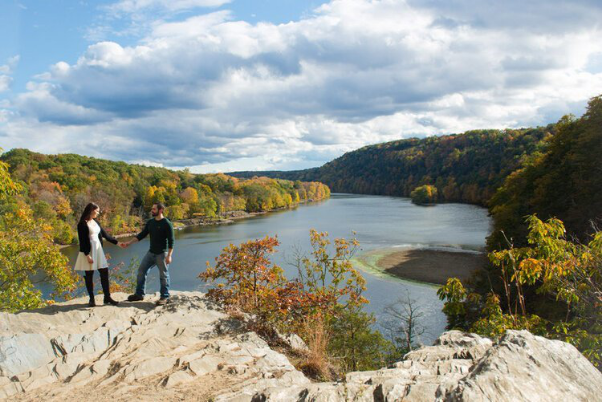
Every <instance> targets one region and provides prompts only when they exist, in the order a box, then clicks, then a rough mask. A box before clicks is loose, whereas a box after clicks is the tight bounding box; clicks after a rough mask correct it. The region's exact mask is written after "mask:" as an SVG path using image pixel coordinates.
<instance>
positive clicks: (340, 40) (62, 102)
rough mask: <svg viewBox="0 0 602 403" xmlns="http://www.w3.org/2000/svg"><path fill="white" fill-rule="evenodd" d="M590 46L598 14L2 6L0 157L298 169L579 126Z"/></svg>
mask: <svg viewBox="0 0 602 403" xmlns="http://www.w3.org/2000/svg"><path fill="white" fill-rule="evenodd" d="M600 38H602V2H600V1H599V0H591V1H587V0H583V1H580V0H572V1H571V0H566V1H563V0H557V1H554V0H530V1H528V2H525V1H523V0H521V1H518V0H506V1H498V0H479V1H477V0H474V1H467V0H420V1H419V0H333V1H325V0H324V1H318V0H316V1H311V0H310V1H304V0H103V1H89V0H86V1H81V0H1V1H0V147H2V148H3V149H4V150H5V151H6V150H10V149H12V148H28V149H30V150H33V151H37V152H42V153H46V154H57V153H77V154H81V155H88V156H93V157H98V158H106V159H111V160H119V161H126V162H130V163H139V164H145V165H155V166H164V167H168V168H174V169H181V168H185V167H187V168H190V169H191V171H192V172H199V173H207V172H228V171H237V170H292V169H305V168H310V167H316V166H321V165H323V164H324V163H326V162H328V161H330V160H332V159H334V158H336V157H339V156H341V155H342V154H344V153H345V152H348V151H352V150H355V149H357V148H360V147H362V146H365V145H368V144H376V143H381V142H385V141H392V140H398V139H403V138H409V137H425V136H431V135H444V134H450V133H461V132H464V131H466V130H472V129H488V128H497V129H503V128H519V127H531V126H538V125H539V126H541V125H546V124H548V123H554V122H556V121H558V119H560V118H561V117H562V116H563V115H565V114H568V113H573V114H575V115H577V116H580V115H582V114H583V113H584V111H585V108H586V105H587V102H588V100H589V99H590V98H591V97H594V96H597V95H600V94H602V40H601V39H600Z"/></svg>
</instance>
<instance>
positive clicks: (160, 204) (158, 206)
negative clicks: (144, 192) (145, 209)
mask: <svg viewBox="0 0 602 403" xmlns="http://www.w3.org/2000/svg"><path fill="white" fill-rule="evenodd" d="M153 204H154V205H155V206H157V210H165V204H163V203H160V202H157V203H153Z"/></svg>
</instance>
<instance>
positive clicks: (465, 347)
mask: <svg viewBox="0 0 602 403" xmlns="http://www.w3.org/2000/svg"><path fill="white" fill-rule="evenodd" d="M120 297H121V299H123V298H124V297H125V296H124V295H121V296H120ZM86 302H87V300H85V299H79V300H74V301H70V302H68V303H63V304H57V305H54V306H50V307H47V308H44V309H40V310H36V311H29V312H21V313H18V314H7V313H1V314H0V399H5V400H7V399H8V400H25V401H33V400H45V401H64V400H66V401H90V400H93V401H107V400H110V401H124V400H126V401H132V400H135V401H148V400H154V401H162V400H170V401H174V400H188V401H206V400H217V401H239V400H242V401H250V400H256V401H282V400H285V401H290V400H293V401H295V400H299V401H332V400H350V401H418V400H421V401H444V400H449V401H500V400H520V401H534V400H540V401H545V400H554V401H563V400H578V401H588V400H590V401H591V400H602V392H601V389H602V388H601V386H600V385H602V374H601V373H600V372H599V371H598V370H596V369H595V368H594V367H593V366H592V365H591V364H590V363H589V362H588V361H587V360H586V359H585V358H584V357H583V356H582V355H581V354H580V353H579V352H578V351H577V350H576V349H575V348H574V347H572V346H570V345H568V344H566V343H562V342H559V341H552V340H547V339H544V338H541V337H536V336H533V335H531V334H530V333H528V332H508V333H507V334H506V335H505V336H504V337H503V338H502V339H501V340H500V341H498V342H496V343H492V342H491V341H490V340H488V339H485V338H481V337H478V336H476V335H472V334H466V333H461V332H447V333H444V334H443V335H442V336H441V337H440V338H439V339H438V340H437V342H436V343H435V345H433V346H430V347H425V348H422V349H420V350H417V351H414V352H412V353H410V354H408V355H407V356H406V357H405V360H404V361H402V362H399V363H397V364H396V365H395V367H394V368H388V369H382V370H379V371H371V372H356V373H350V374H348V375H347V377H346V380H345V382H341V383H312V382H310V380H308V379H307V378H306V377H305V376H304V375H303V374H302V373H301V372H299V371H297V370H296V369H295V368H294V367H293V366H292V365H291V363H290V362H289V360H288V359H287V357H286V356H284V355H282V354H280V353H278V352H276V351H274V350H272V349H271V348H270V347H269V346H268V345H267V343H266V342H265V341H263V340H262V339H261V338H259V337H258V336H257V335H256V334H255V333H252V332H247V331H245V329H244V325H243V324H242V323H241V322H240V321H238V320H235V319H231V318H229V317H228V316H227V315H226V314H225V313H224V312H223V311H222V310H221V309H220V307H218V306H215V305H213V304H212V303H211V302H210V301H208V300H207V299H206V298H205V296H204V295H203V294H202V293H195V292H186V293H178V294H176V295H175V296H174V297H173V298H172V301H171V303H170V304H168V305H166V306H163V307H156V306H155V305H154V304H153V303H152V302H150V301H149V302H137V303H123V304H122V305H121V306H119V307H111V306H98V307H95V308H88V307H87V304H86Z"/></svg>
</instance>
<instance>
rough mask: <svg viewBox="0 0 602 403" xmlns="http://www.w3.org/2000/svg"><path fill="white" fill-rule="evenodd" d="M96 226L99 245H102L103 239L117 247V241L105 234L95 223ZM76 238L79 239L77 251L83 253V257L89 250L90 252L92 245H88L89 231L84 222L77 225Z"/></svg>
mask: <svg viewBox="0 0 602 403" xmlns="http://www.w3.org/2000/svg"><path fill="white" fill-rule="evenodd" d="M94 221H96V220H94ZM96 224H98V226H99V227H100V232H99V233H98V239H99V240H100V244H101V245H102V238H105V239H106V240H107V241H109V242H111V243H112V244H113V245H117V239H115V238H113V237H112V236H111V235H109V234H107V232H106V231H105V230H104V229H103V228H102V227H101V226H100V223H99V222H98V221H96ZM77 236H78V238H79V251H80V252H84V255H88V254H90V250H92V245H90V229H89V228H88V224H87V223H86V222H85V221H81V222H80V223H79V224H77Z"/></svg>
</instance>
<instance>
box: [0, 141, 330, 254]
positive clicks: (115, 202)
mask: <svg viewBox="0 0 602 403" xmlns="http://www.w3.org/2000/svg"><path fill="white" fill-rule="evenodd" d="M0 160H1V161H4V162H5V163H7V164H8V165H9V171H10V174H11V176H12V179H13V180H14V181H15V182H17V183H20V184H21V185H22V187H23V189H24V190H23V192H21V194H20V195H18V197H17V198H16V199H15V200H14V201H13V205H12V206H11V205H10V204H9V205H6V204H3V203H0V210H2V211H6V210H10V209H15V208H17V204H18V203H21V204H25V205H27V206H29V208H31V209H32V213H33V216H34V218H38V219H43V220H45V221H46V222H47V224H49V225H51V226H52V227H53V231H54V238H55V241H56V242H58V243H61V244H68V243H70V242H72V241H73V240H74V235H75V232H74V229H75V224H76V221H77V220H78V219H79V215H80V214H81V212H82V211H83V208H84V207H85V205H86V204H87V203H89V202H91V201H93V202H95V203H97V204H98V205H99V206H100V208H101V211H102V212H103V213H102V214H101V216H100V221H101V223H102V224H103V225H104V226H105V227H106V228H107V229H110V230H111V231H112V232H113V234H119V233H127V232H132V231H137V230H138V229H139V228H140V224H141V222H142V220H143V219H144V218H145V217H146V216H147V215H148V212H149V210H150V208H151V207H152V204H153V203H154V202H164V203H165V204H166V205H167V206H168V207H167V216H168V217H169V218H170V219H172V220H180V219H187V218H193V217H209V218H211V217H215V216H217V215H220V214H224V213H227V212H229V211H240V210H244V211H247V212H259V211H269V210H272V209H277V208H283V207H289V206H292V205H295V204H298V203H299V202H302V201H306V200H320V199H324V198H327V197H329V195H330V190H329V189H328V187H326V186H324V185H323V184H321V183H313V182H312V183H302V182H299V181H297V182H291V181H287V180H280V179H270V178H266V177H259V178H253V179H249V180H240V179H238V178H233V177H230V176H227V175H224V174H208V175H200V174H192V173H190V172H189V171H188V170H183V171H172V170H169V169H165V168H158V167H146V166H140V165H132V164H127V163H125V162H115V161H108V160H102V159H97V158H90V157H84V156H80V155H76V154H59V155H45V154H39V153H34V152H32V151H29V150H25V149H13V150H10V151H8V152H6V153H4V154H2V155H1V156H0Z"/></svg>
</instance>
